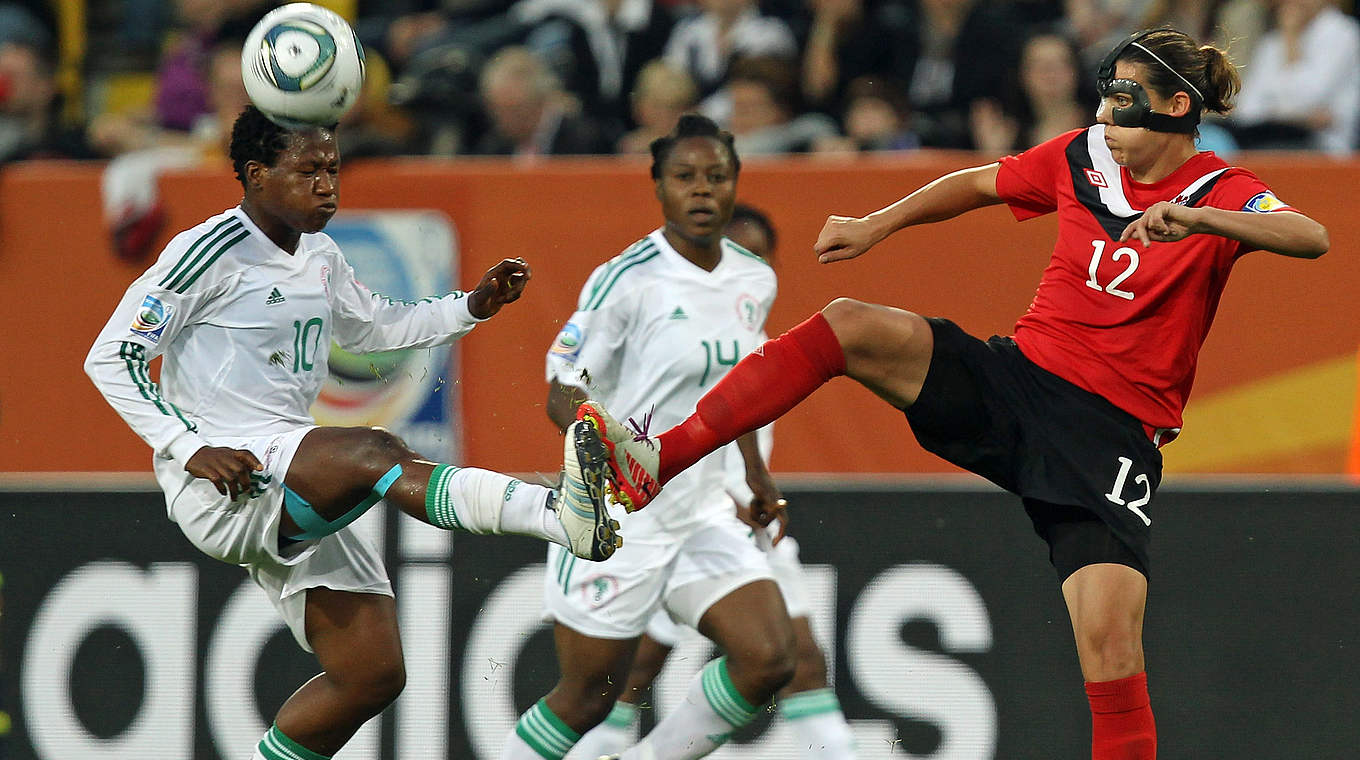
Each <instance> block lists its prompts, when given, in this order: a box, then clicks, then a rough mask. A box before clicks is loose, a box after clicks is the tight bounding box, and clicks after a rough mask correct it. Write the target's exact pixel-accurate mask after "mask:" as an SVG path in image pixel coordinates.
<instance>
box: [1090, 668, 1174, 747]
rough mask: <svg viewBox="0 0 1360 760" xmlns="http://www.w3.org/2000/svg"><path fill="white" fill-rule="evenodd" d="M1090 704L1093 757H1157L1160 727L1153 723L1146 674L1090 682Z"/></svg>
mask: <svg viewBox="0 0 1360 760" xmlns="http://www.w3.org/2000/svg"><path fill="white" fill-rule="evenodd" d="M1086 698H1087V700H1089V701H1090V703H1091V760H1155V759H1156V757H1157V727H1156V726H1155V725H1154V724H1153V722H1152V703H1151V702H1150V701H1149V700H1148V690H1147V673H1139V674H1138V675H1133V676H1129V677H1128V678H1120V679H1119V680H1117V681H1087V682H1086Z"/></svg>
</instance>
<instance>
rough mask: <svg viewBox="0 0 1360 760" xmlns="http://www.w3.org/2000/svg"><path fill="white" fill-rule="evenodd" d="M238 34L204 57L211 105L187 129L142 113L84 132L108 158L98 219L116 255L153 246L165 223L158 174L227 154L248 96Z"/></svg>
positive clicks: (131, 255)
mask: <svg viewBox="0 0 1360 760" xmlns="http://www.w3.org/2000/svg"><path fill="white" fill-rule="evenodd" d="M242 44H243V41H242V40H240V39H234V40H228V41H222V42H218V43H217V44H216V45H215V46H214V47H213V48H212V50H211V51H210V53H209V55H208V60H207V61H206V62H205V69H206V70H205V74H206V76H207V84H208V91H207V93H206V99H207V102H208V105H209V109H210V110H209V111H208V112H206V113H203V114H200V115H199V116H198V117H197V118H195V119H194V124H193V128H192V129H191V130H190V131H187V132H186V131H181V130H177V129H166V128H164V127H161V126H159V125H158V124H156V123H153V122H151V121H148V120H147V119H145V118H137V117H136V116H125V115H113V114H105V115H103V116H101V117H99V118H98V119H96V120H95V122H94V123H93V124H91V126H90V139H91V141H92V142H94V144H95V145H96V146H97V147H98V148H99V149H100V151H101V152H103V153H105V154H106V155H110V156H113V157H114V158H113V160H112V161H110V162H109V163H108V165H107V166H106V167H105V168H104V174H103V177H102V180H101V183H100V195H101V200H102V202H103V206H104V209H103V211H104V222H105V224H106V225H108V229H109V234H110V236H111V237H112V238H113V247H114V251H115V252H116V253H117V254H118V256H119V257H120V258H123V259H126V260H129V261H137V260H140V259H141V258H143V257H144V256H146V255H147V254H148V253H151V251H152V247H153V246H154V244H155V242H156V239H157V235H159V234H160V231H161V228H162V226H163V225H164V223H165V210H164V207H163V205H162V204H161V201H160V196H159V194H158V190H157V182H156V180H157V177H159V175H160V174H161V173H162V172H164V171H167V170H170V169H185V168H189V167H194V166H203V165H212V164H213V163H217V164H219V165H221V166H223V167H225V166H229V163H228V161H227V155H228V148H229V142H230V139H231V126H232V123H233V122H234V121H235V120H236V117H237V116H238V115H239V114H240V113H241V111H242V110H243V109H244V108H245V106H246V103H248V102H249V98H247V96H246V89H245V85H244V84H243V83H242V82H241V47H242Z"/></svg>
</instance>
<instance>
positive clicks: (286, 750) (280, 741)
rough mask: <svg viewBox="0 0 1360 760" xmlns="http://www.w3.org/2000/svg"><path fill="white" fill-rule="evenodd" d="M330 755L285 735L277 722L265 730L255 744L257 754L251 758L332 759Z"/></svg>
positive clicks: (288, 759)
mask: <svg viewBox="0 0 1360 760" xmlns="http://www.w3.org/2000/svg"><path fill="white" fill-rule="evenodd" d="M330 757H331V756H330V755H323V754H321V753H320V752H313V751H311V750H309V749H307V748H306V747H304V746H302V745H301V744H298V743H297V742H295V741H293V740H292V739H289V738H288V737H287V736H284V735H283V732H282V731H280V730H279V727H278V725H277V724H276V725H273V726H270V727H269V730H268V731H265V732H264V738H263V739H260V743H259V744H257V745H255V754H254V755H252V756H251V758H250V760H330Z"/></svg>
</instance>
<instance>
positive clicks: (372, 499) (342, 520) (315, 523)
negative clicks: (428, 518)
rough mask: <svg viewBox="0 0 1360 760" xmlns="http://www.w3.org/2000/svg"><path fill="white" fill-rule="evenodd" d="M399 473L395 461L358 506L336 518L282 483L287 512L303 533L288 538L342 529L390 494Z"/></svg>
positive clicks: (330, 532)
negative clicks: (326, 516)
mask: <svg viewBox="0 0 1360 760" xmlns="http://www.w3.org/2000/svg"><path fill="white" fill-rule="evenodd" d="M399 477H401V465H400V464H394V465H392V469H390V470H388V471H387V473H386V474H384V475H383V476H382V477H381V478H378V482H377V483H375V484H373V488H372V489H371V490H370V491H369V495H368V498H366V499H364V500H363V501H361V502H359V506H357V507H355V508H354V509H351V510H350V511H348V512H346V513H345V514H343V515H341V516H340V517H339V518H337V519H335V520H327V519H326V518H324V517H322V516H321V515H319V514H317V511H316V510H315V509H313V508H312V505H311V503H310V502H308V501H307V500H306V499H304V498H302V496H300V495H299V494H298V492H297V491H294V490H293V489H291V488H289V487H288V484H287V483H285V484H284V486H283V507H284V509H286V510H288V516H289V517H291V518H293V522H295V523H297V526H298V527H299V528H301V529H302V532H301V533H297V534H295V535H292V536H289V537H288V538H291V539H293V540H294V541H307V540H309V539H313V538H324V537H326V536H329V535H331V534H332V533H336V532H339V530H340V529H341V528H343V527H345V526H346V525H349V524H350V523H352V522H354V521H355V520H358V519H359V518H360V517H362V516H363V514H364V513H365V512H367V511H368V510H370V509H372V508H373V505H374V504H377V503H378V502H379V501H382V498H383V497H384V496H386V495H387V489H389V488H391V487H392V484H393V483H395V482H396V481H397V478H399Z"/></svg>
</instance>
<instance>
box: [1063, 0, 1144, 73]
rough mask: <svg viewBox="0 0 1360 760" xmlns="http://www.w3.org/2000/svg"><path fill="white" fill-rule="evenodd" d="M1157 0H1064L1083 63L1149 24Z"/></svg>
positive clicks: (1092, 64)
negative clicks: (1147, 22) (1147, 21)
mask: <svg viewBox="0 0 1360 760" xmlns="http://www.w3.org/2000/svg"><path fill="white" fill-rule="evenodd" d="M1154 2H1155V0H1064V3H1063V4H1064V6H1065V9H1066V16H1067V23H1068V25H1069V26H1070V27H1071V29H1072V33H1073V34H1074V35H1075V36H1076V39H1077V45H1078V47H1079V48H1080V50H1081V59H1082V67H1083V68H1084V69H1085V70H1087V71H1092V72H1093V71H1095V70H1096V67H1097V66H1098V65H1099V64H1100V60H1101V59H1102V58H1104V57H1105V54H1106V53H1108V52H1110V49H1111V48H1113V47H1114V46H1115V45H1117V44H1119V41H1120V40H1121V39H1123V38H1124V37H1125V36H1127V35H1128V34H1129V33H1131V32H1134V31H1136V30H1138V29H1142V28H1144V27H1145V26H1146V24H1145V22H1146V20H1147V19H1148V18H1149V15H1150V14H1151V13H1152V12H1153V10H1154V9H1153V7H1152V6H1153V4H1154Z"/></svg>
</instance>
